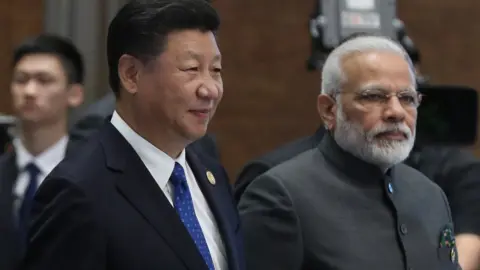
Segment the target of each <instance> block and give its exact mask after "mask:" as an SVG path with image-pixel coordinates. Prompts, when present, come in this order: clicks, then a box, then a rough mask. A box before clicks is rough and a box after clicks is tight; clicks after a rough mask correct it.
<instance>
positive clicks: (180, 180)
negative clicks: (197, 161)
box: [170, 162, 187, 188]
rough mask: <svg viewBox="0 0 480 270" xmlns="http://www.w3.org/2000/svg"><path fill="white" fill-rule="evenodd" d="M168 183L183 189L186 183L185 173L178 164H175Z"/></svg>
mask: <svg viewBox="0 0 480 270" xmlns="http://www.w3.org/2000/svg"><path fill="white" fill-rule="evenodd" d="M170 181H171V182H172V185H173V186H174V187H182V188H184V187H185V184H186V183H187V177H185V171H184V170H183V167H182V165H180V163H178V162H175V167H174V168H173V172H172V176H171V177H170Z"/></svg>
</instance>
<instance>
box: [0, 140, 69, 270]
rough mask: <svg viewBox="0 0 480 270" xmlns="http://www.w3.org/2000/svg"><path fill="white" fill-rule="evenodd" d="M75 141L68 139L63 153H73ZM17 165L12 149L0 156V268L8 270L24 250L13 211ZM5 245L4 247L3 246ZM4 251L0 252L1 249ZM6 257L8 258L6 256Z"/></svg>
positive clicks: (18, 261)
mask: <svg viewBox="0 0 480 270" xmlns="http://www.w3.org/2000/svg"><path fill="white" fill-rule="evenodd" d="M77 143H78V142H76V141H72V140H69V142H68V145H67V150H66V153H65V155H71V154H72V153H74V149H75V148H76V147H77ZM18 173H19V172H18V166H17V162H16V155H15V152H14V151H13V149H12V150H11V151H9V152H6V153H4V154H2V155H1V156H0V216H1V217H0V242H1V243H0V266H1V267H0V269H2V270H10V269H14V266H17V265H18V264H19V263H20V261H21V259H22V257H23V255H24V251H25V244H24V243H21V242H20V241H19V239H20V235H19V232H18V231H17V228H16V225H15V224H16V222H15V217H14V212H13V202H14V201H15V197H14V194H13V187H14V185H15V182H16V180H17V178H18ZM3 247H5V248H3ZM4 249H6V251H4V252H2V250H4ZM7 257H8V258H7ZM3 261H8V262H9V265H10V266H9V267H5V268H4V267H3V265H7V263H5V264H3Z"/></svg>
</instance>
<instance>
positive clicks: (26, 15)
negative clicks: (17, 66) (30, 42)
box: [0, 0, 43, 113]
mask: <svg viewBox="0 0 480 270" xmlns="http://www.w3.org/2000/svg"><path fill="white" fill-rule="evenodd" d="M42 27H43V0H1V1H0V41H1V42H0V59H2V61H0V89H1V90H0V112H1V113H11V112H12V107H11V97H10V91H9V88H10V86H9V85H10V79H11V74H12V61H11V59H12V52H13V49H14V48H15V47H16V46H17V45H18V44H19V43H20V42H21V41H22V40H23V39H24V38H26V37H28V36H31V35H35V34H38V33H40V32H41V31H42Z"/></svg>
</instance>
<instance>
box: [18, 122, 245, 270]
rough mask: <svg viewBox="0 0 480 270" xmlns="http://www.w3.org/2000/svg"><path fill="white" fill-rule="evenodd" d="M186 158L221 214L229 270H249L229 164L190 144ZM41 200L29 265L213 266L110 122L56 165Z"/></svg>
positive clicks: (88, 269) (183, 269)
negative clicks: (210, 178) (209, 175)
mask: <svg viewBox="0 0 480 270" xmlns="http://www.w3.org/2000/svg"><path fill="white" fill-rule="evenodd" d="M187 161H188V163H189V165H190V166H191V168H192V171H193V172H194V174H195V177H196V179H197V181H198V183H199V186H200V187H201V189H202V191H203V194H204V196H205V198H206V200H207V202H208V204H209V206H210V209H211V210H212V212H213V214H214V216H215V218H216V221H217V224H218V227H219V231H220V234H221V236H222V239H223V242H224V245H225V248H226V255H227V260H228V266H229V269H231V270H243V269H244V259H243V245H242V236H241V234H240V223H239V217H238V213H237V210H236V207H235V204H234V201H233V198H232V194H231V190H230V185H229V182H228V177H227V175H226V172H225V170H224V169H223V167H222V166H221V165H220V164H218V163H217V162H215V161H214V160H213V159H212V158H211V157H209V156H204V155H202V154H201V153H198V154H197V153H195V152H194V150H192V149H188V148H187ZM207 171H210V172H212V173H213V175H214V176H215V178H216V184H215V185H212V184H210V182H209V181H208V180H207V177H206V172H207ZM35 203H36V204H35V205H34V207H33V210H32V215H33V216H34V219H33V220H34V222H33V224H32V227H31V228H30V232H29V245H28V248H27V254H26V258H25V263H24V266H23V268H22V269H32V270H33V269H35V270H40V269H45V270H47V269H48V270H55V269H59V270H60V269H62V270H64V269H69V270H97V269H98V270H104V269H116V270H122V269H129V270H130V269H132V270H133V269H142V270H150V269H151V270H154V269H155V270H158V269H168V270H170V269H172V270H174V269H175V270H187V269H189V270H207V266H206V264H205V263H204V261H203V259H202V257H201V255H200V253H199V252H198V251H197V248H196V246H195V244H194V242H193V241H192V239H191V237H190V235H189V233H188V231H187V230H186V229H185V227H184V225H183V223H182V221H181V220H180V218H179V216H178V215H177V213H176V211H175V209H174V208H173V207H172V206H171V204H170V203H169V201H168V200H167V198H166V197H165V195H164V193H163V192H162V190H161V189H160V187H158V185H157V183H156V182H155V180H154V179H153V177H152V176H151V175H150V174H149V172H148V170H147V168H146V167H145V165H144V164H143V162H142V161H141V159H140V158H139V157H138V155H137V154H136V153H135V151H134V150H133V148H132V147H131V146H130V144H129V143H128V142H127V141H126V140H125V139H124V138H123V136H122V135H121V134H120V133H119V132H118V131H117V130H116V128H115V127H114V126H113V125H112V124H110V123H108V124H106V125H105V126H104V127H103V128H102V130H101V131H100V132H99V133H98V134H97V135H95V136H94V137H93V138H91V139H90V140H89V141H88V142H87V143H86V144H84V145H83V146H82V151H81V152H78V153H76V154H75V155H74V156H72V157H67V158H66V159H65V160H64V161H63V162H62V163H60V165H59V166H57V168H56V169H55V170H54V171H53V172H52V173H51V174H50V175H49V177H48V178H47V179H46V180H45V182H44V183H43V184H42V186H41V187H40V189H39V190H38V192H37V194H36V197H35Z"/></svg>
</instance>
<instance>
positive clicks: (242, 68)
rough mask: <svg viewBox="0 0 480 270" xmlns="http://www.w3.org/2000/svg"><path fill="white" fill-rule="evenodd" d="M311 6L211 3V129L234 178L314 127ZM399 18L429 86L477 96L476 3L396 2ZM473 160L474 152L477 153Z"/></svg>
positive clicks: (272, 0)
mask: <svg viewBox="0 0 480 270" xmlns="http://www.w3.org/2000/svg"><path fill="white" fill-rule="evenodd" d="M313 3H314V2H313V1H310V0H302V1H290V0H262V1H258V0H241V1H238V0H221V1H214V5H215V7H217V8H218V10H219V12H220V14H221V17H222V26H221V30H220V33H219V35H220V38H219V39H220V46H221V50H222V52H223V55H224V59H225V60H224V67H225V69H224V70H225V73H224V80H225V96H224V100H223V101H222V104H221V105H220V108H219V110H218V113H217V115H216V117H215V119H214V121H213V123H212V127H211V131H212V132H214V133H215V134H216V135H217V137H218V140H219V143H220V147H221V151H222V156H223V161H224V164H225V166H226V168H227V170H228V172H229V174H230V176H231V177H232V178H233V179H232V180H234V178H235V177H236V176H237V173H238V172H239V170H240V169H241V167H242V166H243V165H244V164H245V162H247V161H248V160H250V159H252V158H254V157H256V156H258V155H261V154H263V153H266V152H267V151H269V150H271V149H273V148H276V147H278V146H279V145H281V144H283V143H285V142H288V141H290V140H292V139H295V138H297V137H300V136H306V135H309V134H312V133H313V132H314V130H315V129H316V127H317V126H318V124H319V120H318V116H317V113H316V110H315V98H316V95H317V93H318V91H319V86H320V76H319V74H318V73H309V72H307V71H306V68H305V61H306V59H307V57H308V56H309V53H310V47H309V33H308V29H307V25H308V18H309V15H310V13H311V11H312V8H313ZM397 4H398V13H399V17H400V18H402V19H403V20H404V21H405V23H406V26H407V30H408V33H409V35H410V36H411V37H412V38H413V39H414V41H415V43H417V45H418V47H419V48H420V50H421V53H422V55H423V65H422V69H423V70H424V71H425V73H426V74H427V75H429V76H430V77H431V78H432V80H433V82H435V83H461V84H466V85H469V86H473V87H476V88H477V89H480V76H479V74H480V50H478V46H479V45H478V44H480V28H478V27H476V26H477V25H479V24H480V16H477V14H476V13H478V12H477V11H478V10H480V2H479V1H476V0H463V1H458V2H455V1H448V0H422V1H418V0H402V1H397ZM477 153H478V154H480V152H477Z"/></svg>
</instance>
